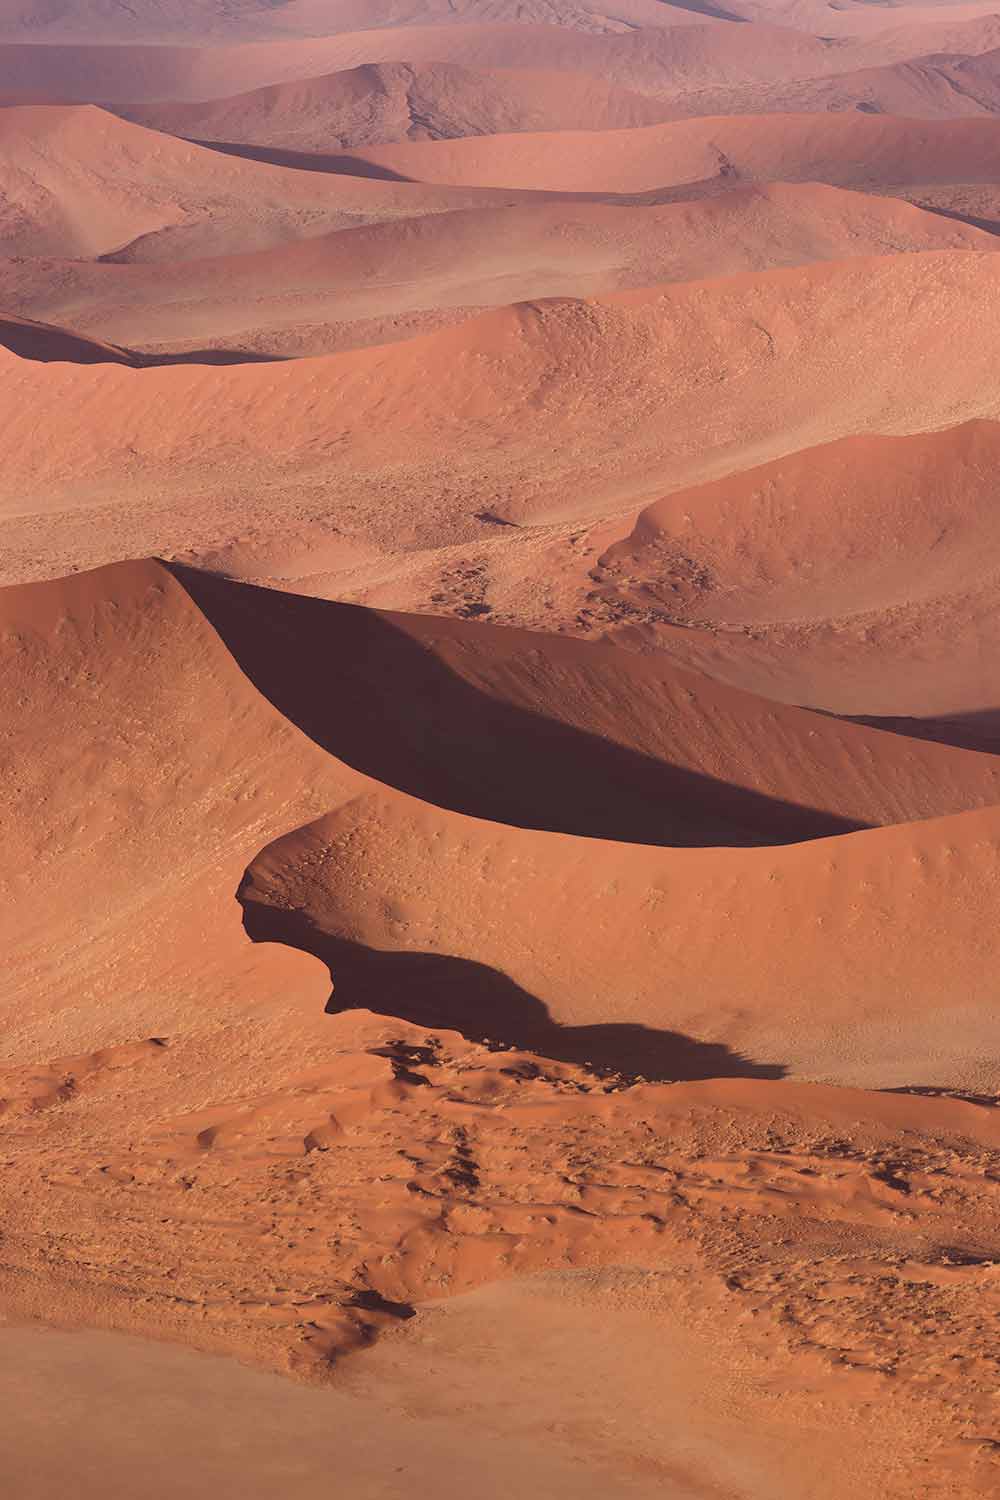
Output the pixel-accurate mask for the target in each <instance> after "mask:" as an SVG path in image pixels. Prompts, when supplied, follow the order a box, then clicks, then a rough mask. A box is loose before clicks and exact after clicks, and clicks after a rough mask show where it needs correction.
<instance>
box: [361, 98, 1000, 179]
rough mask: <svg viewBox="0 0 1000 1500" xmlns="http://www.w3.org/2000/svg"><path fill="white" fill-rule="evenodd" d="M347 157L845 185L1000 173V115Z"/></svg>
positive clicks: (427, 172)
mask: <svg viewBox="0 0 1000 1500" xmlns="http://www.w3.org/2000/svg"><path fill="white" fill-rule="evenodd" d="M346 157H347V159H348V161H351V160H356V161H357V162H358V163H363V164H365V165H367V166H369V167H370V166H378V167H379V168H381V169H383V170H386V169H387V170H389V171H392V172H398V173H399V174H400V175H401V176H404V177H407V178H409V179H411V180H415V181H421V182H428V183H435V184H440V185H450V186H468V185H470V184H471V183H479V184H480V185H489V186H491V187H509V188H531V189H534V190H536V191H537V190H546V191H556V192H593V193H607V192H624V193H643V192H650V191H653V190H655V189H656V188H659V187H669V186H674V185H678V184H681V183H688V182H691V183H694V182H699V181H703V180H705V179H707V178H711V177H714V176H717V175H719V174H722V175H723V176H725V177H727V178H729V177H732V178H747V179H752V180H764V181H784V182H801V181H803V180H805V181H822V182H830V183H833V184H834V185H837V186H842V187H856V188H860V187H879V186H882V185H888V184H893V185H895V184H905V183H932V182H935V181H938V182H995V181H996V180H997V178H998V176H1000V123H997V122H995V121H993V120H933V121H917V120H897V119H893V118H884V117H880V116H870V115H860V114H847V115H834V116H832V117H829V118H827V117H826V116H820V117H817V116H815V115H792V116H768V115H762V116H742V117H737V118H734V119H711V118H709V119H694V120H677V121H672V122H670V123H667V124H664V125H651V126H647V127H645V128H643V129H638V130H631V131H605V132H593V133H590V132H576V131H559V132H552V133H550V134H547V135H546V134H541V135H531V134H522V135H513V136H483V137H476V138H471V139H466V140H459V141H409V142H403V143H401V144H397V145H395V146H380V147H371V148H368V149H366V150H364V151H358V152H348V153H346Z"/></svg>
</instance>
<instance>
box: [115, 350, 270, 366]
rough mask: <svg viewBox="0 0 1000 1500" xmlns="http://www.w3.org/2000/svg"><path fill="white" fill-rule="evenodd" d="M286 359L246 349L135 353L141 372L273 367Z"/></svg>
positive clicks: (134, 357)
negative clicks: (204, 367)
mask: <svg viewBox="0 0 1000 1500" xmlns="http://www.w3.org/2000/svg"><path fill="white" fill-rule="evenodd" d="M286 358H287V356H286V355H284V354H258V353H256V352H255V351H253V350H245V349H189V350H187V351H186V352H185V353H183V354H170V353H167V354H143V353H138V352H134V353H133V359H134V360H135V362H136V364H137V365H138V367H139V369H141V370H153V369H158V368H160V367H162V366H164V365H273V364H280V363H281V362H282V361H283V360H285V359H286Z"/></svg>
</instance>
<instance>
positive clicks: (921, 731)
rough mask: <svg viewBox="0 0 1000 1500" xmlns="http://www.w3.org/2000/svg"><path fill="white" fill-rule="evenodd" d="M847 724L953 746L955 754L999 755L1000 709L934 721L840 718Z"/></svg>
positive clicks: (861, 715)
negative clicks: (958, 752)
mask: <svg viewBox="0 0 1000 1500" xmlns="http://www.w3.org/2000/svg"><path fill="white" fill-rule="evenodd" d="M833 717H835V718H837V717H842V718H844V719H846V720H847V721H848V722H849V723H851V724H866V725H867V726H868V727H869V728H870V729H884V730H886V732H887V733H889V734H902V735H905V736H906V737H907V739H912V740H933V741H934V742H935V743H936V744H939V745H954V746H955V748H956V749H959V750H980V751H983V752H984V753H985V754H987V755H1000V708H980V709H973V710H970V712H969V713H964V714H963V713H959V714H947V715H945V714H942V715H941V716H940V717H937V718H926V719H924V718H919V719H918V718H908V717H904V716H897V717H895V718H890V717H886V718H879V717H878V716H877V715H874V714H843V715H833Z"/></svg>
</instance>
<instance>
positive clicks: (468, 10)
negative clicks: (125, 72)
mask: <svg viewBox="0 0 1000 1500" xmlns="http://www.w3.org/2000/svg"><path fill="white" fill-rule="evenodd" d="M740 8H741V7H740V3H739V0H734V11H735V13H737V14H738V13H739V12H740ZM701 9H704V11H705V12H707V14H706V15H703V14H700V11H701ZM716 9H718V10H719V11H723V10H724V8H723V7H722V6H720V7H718V8H716V7H715V6H714V5H713V4H712V3H711V0H704V4H703V6H700V5H699V3H698V0H690V3H684V4H673V3H671V0H605V3H591V0H286V3H283V4H281V5H278V6H275V5H270V4H268V3H266V0H242V3H240V4H238V5H235V6H233V5H226V4H224V3H222V0H183V3H178V0H157V3H156V4H151V3H142V0H140V3H138V4H133V3H130V4H128V5H125V4H121V3H115V0H74V4H72V5H68V4H65V3H62V4H60V3H55V4H53V3H51V0H41V3H40V0H5V3H4V4H3V5H2V6H0V36H3V37H4V38H9V39H10V40H12V41H22V40H23V41H33V40H36V39H37V40H39V41H42V42H44V43H52V42H57V43H58V42H66V41H81V42H88V41H92V40H93V39H94V38H95V37H98V38H100V40H101V41H104V42H107V43H110V44H116V43H122V42H129V41H132V40H133V39H135V38H139V39H141V40H143V41H154V42H158V43H159V42H164V41H185V40H188V41H190V40H201V39H202V38H205V37H233V36H236V37H244V38H248V39H249V38H271V37H282V36H300V37H309V38H312V37H316V38H318V39H321V38H323V37H326V36H330V35H333V34H336V33H338V32H351V31H358V30H367V29H371V28H376V27H377V28H380V29H385V28H388V29H395V28H397V27H400V28H402V27H408V26H412V25H414V24H420V23H440V22H447V23H455V22H459V21H460V22H464V23H466V24H469V23H472V24H474V23H476V22H477V21H479V22H488V23H505V22H518V23H527V24H531V23H543V24H546V25H551V26H564V27H568V28H574V29H579V30H582V31H585V32H590V33H593V34H595V35H601V34H605V33H606V34H609V35H612V36H613V35H617V34H620V33H621V32H625V31H628V30H629V29H631V28H632V27H635V26H677V25H690V24H694V23H696V22H703V21H706V20H710V19H711V18H712V15H713V13H714V12H715V11H716Z"/></svg>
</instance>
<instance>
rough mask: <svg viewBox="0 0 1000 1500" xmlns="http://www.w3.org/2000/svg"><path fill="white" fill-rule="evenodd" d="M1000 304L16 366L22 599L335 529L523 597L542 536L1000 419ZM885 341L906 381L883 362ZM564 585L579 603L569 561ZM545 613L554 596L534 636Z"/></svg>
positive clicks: (999, 271)
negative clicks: (96, 568)
mask: <svg viewBox="0 0 1000 1500" xmlns="http://www.w3.org/2000/svg"><path fill="white" fill-rule="evenodd" d="M998 279H1000V261H998V259H997V257H996V256H995V255H994V254H992V253H990V254H980V253H978V252H975V251H964V250H963V251H932V252H928V253H926V254H922V255H902V256H885V257H881V258H876V259H867V260H866V259H862V260H856V261H844V262H829V263H826V264H817V265H813V266H807V267H799V268H793V269H790V270H778V271H770V272H764V273H754V274H745V275H740V276H734V277H728V278H719V279H716V280H714V281H712V282H690V283H682V284H679V285H675V286H665V287H661V288H653V289H646V290H640V291H635V292H623V293H618V294H616V295H615V296H612V297H608V298H602V299H596V300H593V301H589V302H581V301H578V300H573V299H561V300H560V299H557V300H553V301H543V302H537V303H528V304H521V305H517V306H514V307H511V308H503V309H498V310H496V311H494V312H490V313H486V314H482V315H480V316H479V317H476V318H473V319H470V320H468V321H467V322H465V323H463V324H461V325H459V326H457V327H455V328H450V329H445V330H442V331H440V332H437V333H433V334H429V335H426V336H423V337H420V338H417V339H412V340H408V341H405V342H400V343H396V344H390V345H385V346H381V347H375V348H369V349H360V350H352V351H347V352H345V353H343V354H339V355H332V356H328V357H326V358H322V359H316V360H305V361H292V362H286V363H277V364H263V365H257V366H236V367H230V368H226V369H221V370H212V371H207V370H203V369H198V368H194V367H190V368H184V367H179V368H175V369H164V370H141V371H136V370H129V369H125V368H120V367H118V366H115V365H102V366H92V367H84V366H74V365H66V364H64V365H51V364H50V365H42V364H39V363H36V362H34V361H30V360H21V359H18V358H17V357H16V356H15V355H12V354H10V353H7V354H5V355H3V356H2V368H3V384H4V393H5V396H4V399H5V415H6V419H7V420H6V424H5V446H4V451H3V459H4V470H3V474H4V479H3V492H2V512H3V515H4V518H5V522H6V525H7V534H8V556H7V570H8V577H10V578H13V577H17V576H18V575H20V576H21V577H22V578H23V577H25V576H39V575H42V574H45V573H48V574H50V575H51V574H55V573H59V572H63V571H65V570H66V568H67V567H68V566H73V565H85V564H87V563H88V562H90V561H95V562H96V561H100V560H101V559H102V558H107V557H108V556H109V554H112V553H114V552H117V553H119V554H120V555H121V554H125V555H127V554H130V553H131V554H133V555H135V554H138V553H142V552H146V553H150V552H159V553H164V552H176V551H181V550H185V549H192V548H193V549H195V550H197V549H198V548H203V549H204V548H207V547H216V548H217V547H218V546H219V545H220V544H221V543H223V542H226V541H227V540H228V541H232V540H235V538H237V537H239V536H240V535H244V534H246V533H247V532H248V531H249V532H253V531H258V532H259V531H261V530H262V529H263V532H264V534H265V536H266V535H267V533H268V532H270V534H271V535H272V536H273V537H274V539H275V542H276V543H278V542H279V538H280V536H281V534H282V533H284V532H287V531H288V530H289V529H294V528H295V527H296V526H297V525H299V524H302V523H304V522H309V523H310V524H311V523H313V522H318V521H321V520H323V521H324V523H325V524H327V525H328V526H332V527H333V528H335V529H336V530H338V531H339V532H341V533H343V534H345V535H346V536H347V537H348V538H356V539H357V540H359V541H363V542H364V543H365V545H370V546H373V547H375V548H376V549H381V550H382V552H383V553H385V552H389V553H393V554H396V555H397V556H398V555H400V554H406V553H408V552H410V551H412V550H415V549H416V550H419V549H427V548H435V547H442V546H446V547H454V546H458V545H462V546H464V547H466V549H468V547H469V544H473V546H475V545H476V544H479V543H486V542H489V543H493V542H496V541H497V540H498V539H499V541H500V545H501V546H502V547H503V548H505V549H506V548H509V549H510V555H509V558H508V561H509V563H510V565H511V568H512V569H513V571H514V574H515V575H516V574H517V572H518V569H521V570H523V569H525V568H528V566H529V565H528V562H527V558H526V557H525V558H522V560H521V562H520V563H516V562H515V549H516V548H518V547H519V546H521V545H522V543H524V544H527V543H528V542H529V541H530V540H531V538H530V535H527V534H526V535H524V536H522V534H521V529H522V528H524V527H525V526H538V525H542V524H544V525H548V526H558V527H563V528H565V533H564V535H565V534H566V533H568V532H570V531H571V530H572V528H573V527H576V528H579V527H580V526H581V525H585V524H586V523H593V522H596V521H602V522H603V521H607V520H608V518H610V517H614V516H616V515H617V516H623V517H627V516H628V514H629V513H630V512H634V511H635V510H637V509H638V508H639V507H640V506H641V505H642V504H646V503H649V502H650V501H651V500H653V499H656V498H658V497H659V496H662V495H663V494H665V493H668V492H669V491H670V490H671V489H677V488H680V487H681V486H683V485H685V484H692V483H697V482H700V481H704V480H709V479H712V478H717V477H720V476H722V475H724V474H726V473H732V472H733V471H734V470H737V469H740V468H746V467H750V466H751V465H752V464H754V463H761V462H764V461H766V460H768V459H771V458H776V457H780V456H781V455H782V454H785V453H789V452H794V451H796V450H799V449H802V448H806V447H809V446H811V445H813V444H816V443H821V442H825V441H829V440H831V439H833V438H836V437H840V436H845V435H848V434H851V433H858V432H865V431H870V432H919V431H925V430H929V429H933V428H938V427H943V426H947V425H949V424H954V423H957V422H960V421H963V420H966V419H968V418H971V417H977V416H978V417H983V416H988V417H989V416H992V417H995V416H997V415H1000V412H998V409H997V406H996V401H995V398H994V396H993V394H992V381H991V376H990V372H991V370H992V359H993V347H994V339H995V336H996V331H997V330H996V329H995V328H994V322H995V309H996V307H997V306H998V298H997V296H996V286H997V283H998ZM873 329H878V330H879V337H880V338H882V339H883V340H884V341H885V346H886V349H887V350H888V351H890V352H891V355H892V358H891V378H890V377H889V375H888V373H887V374H886V378H885V379H880V378H878V375H877V371H874V370H873V367H872V365H871V362H870V360H869V358H868V353H867V351H868V349H869V347H870V339H871V337H872V336H873V334H872V331H873ZM956 347H961V349H962V352H963V358H962V359H961V361H956V360H954V359H953V358H951V357H950V356H951V353H952V352H953V350H954V349H955V348H956ZM928 361H931V362H933V363H934V366H935V368H936V370H937V371H938V375H937V378H936V379H935V380H934V381H931V382H929V381H927V380H926V378H925V376H924V371H925V370H926V368H927V365H928ZM883 368H885V370H886V371H887V372H888V371H889V369H890V365H889V364H887V365H885V366H884V367H883ZM56 412H58V419H59V432H60V442H59V444H58V445H57V446H54V445H53V444H52V443H51V442H50V441H49V440H48V436H47V433H48V422H49V420H50V419H49V417H48V414H49V413H52V414H54V413H56ZM554 434H558V441H554V440H553V437H554ZM209 492H211V494H212V497H213V503H212V506H211V507H210V508H209V510H208V511H206V508H205V506H204V503H203V501H202V499H201V497H202V496H204V495H205V494H207V493H209ZM472 497H474V498H472ZM487 512H488V514H487ZM498 521H508V522H513V523H516V524H515V526H514V527H506V528H502V529H501V531H498V527H497V524H496V523H497V522H498ZM627 525H628V523H627V520H626V521H625V524H624V525H623V527H622V530H621V531H620V532H619V536H620V535H622V534H624V532H625V531H626V530H627ZM501 533H502V534H501ZM567 539H568V538H567ZM612 539H614V538H613V537H611V536H608V537H607V541H606V542H605V543H604V545H607V544H608V543H609V542H610V541H611V540H612ZM561 545H566V542H565V541H564V542H563V543H562V544H561ZM539 562H540V563H541V562H542V559H541V558H540V557H539ZM544 565H545V566H547V567H549V566H551V567H553V569H554V579H555V583H556V584H557V585H558V584H559V582H560V578H561V575H562V573H563V572H564V570H565V566H566V564H565V560H564V562H563V564H562V566H561V567H560V566H557V565H556V564H555V561H554V559H553V558H551V557H550V558H549V559H548V560H547V561H546V562H545V564H544ZM590 565H591V566H592V563H591V564H590ZM574 566H576V564H574ZM529 571H531V570H530V569H529ZM532 576H533V577H534V578H535V579H536V580H537V574H533V575H532ZM522 577H523V572H522ZM544 598H545V590H544V588H542V587H541V586H540V585H538V584H537V583H536V585H535V594H534V600H533V605H532V607H533V609H534V610H535V611H536V616H537V612H538V611H540V610H541V609H542V608H543V607H544ZM386 602H388V601H386ZM525 617H526V615H525V614H524V613H522V615H521V618H525ZM554 618H555V619H556V620H558V619H559V618H560V617H559V614H558V612H557V613H556V615H555V617H554Z"/></svg>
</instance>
